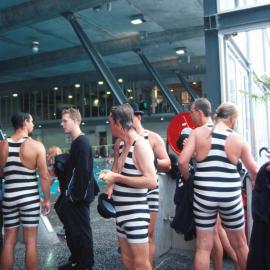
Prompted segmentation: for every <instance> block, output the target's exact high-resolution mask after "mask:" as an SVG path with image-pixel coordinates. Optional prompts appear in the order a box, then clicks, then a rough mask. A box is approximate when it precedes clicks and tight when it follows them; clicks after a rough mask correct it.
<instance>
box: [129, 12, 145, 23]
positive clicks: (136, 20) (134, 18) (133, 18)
mask: <svg viewBox="0 0 270 270" xmlns="http://www.w3.org/2000/svg"><path fill="white" fill-rule="evenodd" d="M144 22H145V19H144V16H143V14H138V15H134V16H131V17H130V23H132V24H142V23H144Z"/></svg>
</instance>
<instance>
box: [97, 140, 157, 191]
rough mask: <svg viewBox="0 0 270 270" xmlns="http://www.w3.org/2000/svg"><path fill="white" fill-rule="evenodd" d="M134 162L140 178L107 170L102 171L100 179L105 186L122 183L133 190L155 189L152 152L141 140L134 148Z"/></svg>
mask: <svg viewBox="0 0 270 270" xmlns="http://www.w3.org/2000/svg"><path fill="white" fill-rule="evenodd" d="M133 153H134V162H135V163H136V166H137V168H138V170H139V171H140V172H141V173H142V176H134V177H130V176H125V175H122V174H119V173H114V172H112V171H109V170H105V171H102V172H101V174H100V179H102V180H103V181H104V182H105V183H106V184H107V185H111V184H114V183H123V184H126V185H129V186H132V187H135V188H151V189H153V188H155V187H156V186H157V179H156V173H155V167H154V162H153V151H152V149H151V147H150V145H149V144H148V143H147V142H146V141H143V140H138V141H137V143H136V145H135V148H134V152H133Z"/></svg>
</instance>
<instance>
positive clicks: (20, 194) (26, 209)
mask: <svg viewBox="0 0 270 270" xmlns="http://www.w3.org/2000/svg"><path fill="white" fill-rule="evenodd" d="M27 139H28V138H22V139H20V140H19V141H17V142H14V141H13V140H12V139H10V138H9V139H7V141H8V157H7V161H6V164H5V167H4V168H3V171H4V178H5V182H4V197H3V204H2V207H3V217H4V227H5V228H14V227H18V226H19V225H20V223H22V225H23V227H37V226H38V223H39V216H40V198H39V191H38V182H37V175H36V170H30V169H28V168H26V167H25V166H24V165H23V164H22V161H21V159H20V147H21V145H22V143H24V142H25V140H27Z"/></svg>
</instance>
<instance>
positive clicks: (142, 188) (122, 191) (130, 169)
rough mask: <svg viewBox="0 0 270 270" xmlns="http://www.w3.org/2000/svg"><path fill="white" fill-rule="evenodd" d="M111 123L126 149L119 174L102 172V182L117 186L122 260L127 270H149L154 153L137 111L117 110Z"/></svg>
mask: <svg viewBox="0 0 270 270" xmlns="http://www.w3.org/2000/svg"><path fill="white" fill-rule="evenodd" d="M109 120H110V129H111V132H112V135H113V136H115V137H117V138H120V139H121V140H123V141H124V145H125V147H124V149H123V152H122V153H121V156H120V157H119V159H118V162H117V164H116V166H115V170H116V171H117V172H112V171H110V170H105V171H102V172H101V174H100V179H102V180H103V181H104V182H105V183H106V184H107V185H108V187H111V186H112V185H114V190H113V201H114V205H115V209H116V215H117V216H116V228H117V235H118V241H119V244H120V248H121V258H122V261H123V264H124V266H125V268H126V269H141V270H149V269H151V263H150V260H149V244H148V226H149V221H150V215H149V207H148V204H147V198H146V196H147V189H148V188H150V189H153V188H155V187H156V186H157V179H156V173H155V167H154V155H153V151H152V149H151V146H150V145H149V143H148V142H147V141H146V140H144V138H142V137H141V136H139V135H138V133H137V132H136V131H135V129H134V128H133V110H132V108H131V106H130V105H129V104H123V105H119V106H116V107H113V108H112V110H111V113H110V118H109Z"/></svg>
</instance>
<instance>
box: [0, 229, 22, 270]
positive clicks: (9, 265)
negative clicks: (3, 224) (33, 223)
mask: <svg viewBox="0 0 270 270" xmlns="http://www.w3.org/2000/svg"><path fill="white" fill-rule="evenodd" d="M18 230H19V227H16V228H11V229H5V236H4V245H3V250H2V257H1V267H0V269H2V270H12V269H13V264H14V247H15V245H16V242H17V239H18Z"/></svg>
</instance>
